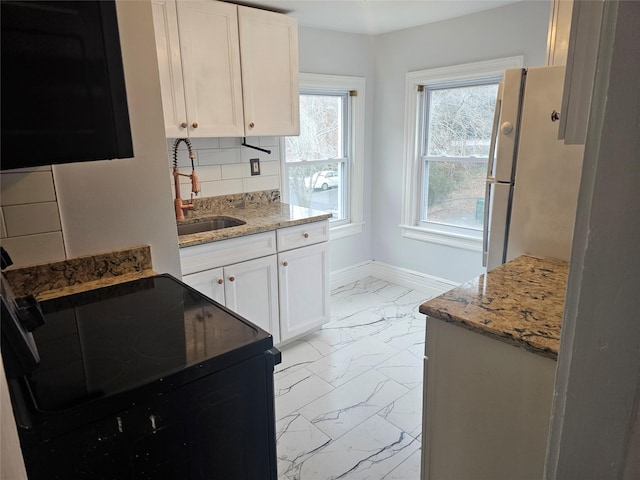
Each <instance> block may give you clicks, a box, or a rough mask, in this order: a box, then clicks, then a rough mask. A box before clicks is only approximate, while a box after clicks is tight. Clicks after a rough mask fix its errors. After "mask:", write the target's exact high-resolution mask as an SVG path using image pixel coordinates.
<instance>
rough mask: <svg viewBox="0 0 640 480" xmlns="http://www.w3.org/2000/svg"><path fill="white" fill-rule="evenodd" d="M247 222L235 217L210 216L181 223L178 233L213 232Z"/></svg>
mask: <svg viewBox="0 0 640 480" xmlns="http://www.w3.org/2000/svg"><path fill="white" fill-rule="evenodd" d="M245 223H247V222H245V221H244V220H239V219H237V218H233V217H209V218H207V219H206V220H203V221H201V222H195V223H182V224H179V225H178V235H190V234H192V233H202V232H211V231H213V230H220V229H221V228H230V227H238V226H240V225H244V224H245Z"/></svg>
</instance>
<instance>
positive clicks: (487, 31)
mask: <svg viewBox="0 0 640 480" xmlns="http://www.w3.org/2000/svg"><path fill="white" fill-rule="evenodd" d="M549 14H550V3H549V2H546V1H523V2H518V3H515V4H511V5H508V6H505V7H500V8H496V9H493V10H489V11H486V12H481V13H477V14H472V15H468V16H465V17H460V18H456V19H452V20H446V21H442V22H438V23H434V24H430V25H425V26H422V27H416V28H411V29H407V30H402V31H398V32H392V33H388V34H384V35H379V36H376V37H374V41H375V66H376V71H375V85H376V88H375V98H374V110H373V112H371V111H369V114H370V115H372V116H373V117H372V118H373V120H374V125H373V149H372V152H373V184H372V188H371V192H373V195H372V206H371V208H372V210H373V212H374V215H373V231H372V239H373V242H372V256H371V258H373V259H375V260H379V261H382V262H384V263H387V264H389V265H394V266H396V267H402V268H408V269H411V270H416V271H419V272H423V273H427V274H430V275H435V276H437V277H441V278H446V279H449V280H453V281H457V282H462V281H466V280H469V279H470V278H473V277H475V276H476V275H478V274H480V273H481V272H482V267H481V255H480V252H472V251H467V250H458V249H453V248H451V247H446V246H440V245H435V244H429V243H425V242H421V241H417V240H411V239H406V238H402V237H401V236H400V229H399V228H398V225H399V224H400V215H401V207H402V188H403V179H402V167H403V147H404V146H403V139H404V103H405V102H404V95H405V92H404V85H405V74H406V73H407V72H410V71H416V70H423V69H427V68H432V67H442V66H448V65H456V64H461V63H468V62H475V61H480V60H488V59H493V58H499V57H509V56H514V55H524V62H525V65H526V66H533V65H544V63H545V61H546V42H547V30H548V24H549ZM334 250H335V249H333V247H332V253H333V251H334Z"/></svg>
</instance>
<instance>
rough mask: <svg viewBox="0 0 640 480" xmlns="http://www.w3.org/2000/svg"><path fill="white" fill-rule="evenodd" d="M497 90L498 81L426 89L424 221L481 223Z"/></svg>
mask: <svg viewBox="0 0 640 480" xmlns="http://www.w3.org/2000/svg"><path fill="white" fill-rule="evenodd" d="M497 93H498V85H497V83H494V84H489V85H467V86H462V87H451V88H439V89H433V90H428V91H427V109H428V110H427V112H426V117H427V125H426V145H425V147H426V149H425V150H426V152H427V153H426V159H427V161H426V162H425V176H424V182H425V183H424V184H425V191H424V195H425V196H424V198H423V208H422V220H423V221H427V222H435V223H440V224H444V225H451V226H454V227H463V228H470V229H473V230H477V231H479V230H481V229H482V222H483V215H484V187H485V178H486V168H487V167H486V166H487V157H488V154H489V144H490V142H491V130H492V127H493V115H494V110H495V104H496V95H497ZM429 157H436V158H434V159H433V160H431V161H429ZM438 157H439V158H438ZM442 157H457V158H458V159H460V158H461V157H462V158H464V157H467V158H469V160H455V161H454V160H453V159H452V160H451V161H443V160H442ZM476 159H477V160H476Z"/></svg>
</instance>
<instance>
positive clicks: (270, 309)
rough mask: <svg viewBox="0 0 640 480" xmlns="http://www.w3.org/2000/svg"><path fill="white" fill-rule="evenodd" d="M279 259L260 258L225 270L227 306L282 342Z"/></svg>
mask: <svg viewBox="0 0 640 480" xmlns="http://www.w3.org/2000/svg"><path fill="white" fill-rule="evenodd" d="M276 262H277V261H276V256H275V255H270V256H268V257H263V258H257V259H255V260H249V261H247V262H242V263H236V264H235V265H229V266H228V267H224V284H225V301H226V304H225V305H226V307H227V308H230V309H231V310H233V311H234V312H236V313H237V314H239V315H241V316H242V317H244V318H246V319H247V320H249V321H250V322H252V323H254V324H256V325H257V326H259V327H260V328H262V329H263V330H266V331H267V332H269V333H270V334H271V335H273V342H274V343H278V342H279V341H280V334H279V330H280V329H279V325H278V272H277V263H276Z"/></svg>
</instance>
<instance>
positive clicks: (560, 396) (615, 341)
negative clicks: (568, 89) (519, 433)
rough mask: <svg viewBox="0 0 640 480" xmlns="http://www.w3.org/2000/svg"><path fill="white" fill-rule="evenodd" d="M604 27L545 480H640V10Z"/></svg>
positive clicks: (614, 7) (623, 6)
mask: <svg viewBox="0 0 640 480" xmlns="http://www.w3.org/2000/svg"><path fill="white" fill-rule="evenodd" d="M602 26H603V28H602V31H601V37H600V45H599V50H598V63H597V69H596V72H597V73H596V82H595V87H594V90H593V98H592V101H591V113H590V118H589V128H588V131H587V141H586V144H585V156H584V166H583V173H582V182H581V185H580V196H579V201H578V210H577V221H576V228H575V233H574V241H573V247H572V252H571V268H570V271H569V281H568V286H567V300H566V306H565V313H564V319H563V324H562V338H561V342H560V352H559V356H558V371H557V376H556V392H555V404H554V409H553V419H552V424H551V436H550V441H549V453H548V457H547V473H546V476H545V478H547V479H558V480H562V479H567V478H570V479H573V478H576V479H578V478H594V479H622V478H624V479H638V478H640V454H639V450H638V446H639V445H640V431H639V430H638V428H639V426H640V425H639V420H638V409H639V408H640V316H639V314H638V312H639V311H640V294H639V293H640V253H639V251H638V245H639V244H640V222H639V221H638V218H639V213H640V196H639V195H638V192H639V187H638V185H640V162H639V161H638V159H639V158H640V157H639V155H638V152H639V151H640V135H638V123H639V122H638V120H639V119H640V90H638V84H640V62H639V61H638V45H639V44H640V3H639V2H628V1H620V2H617V1H608V2H606V4H605V15H604V20H603V22H602Z"/></svg>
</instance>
